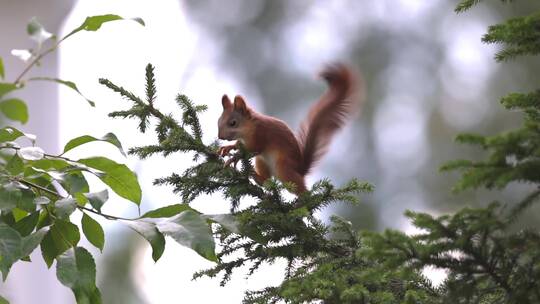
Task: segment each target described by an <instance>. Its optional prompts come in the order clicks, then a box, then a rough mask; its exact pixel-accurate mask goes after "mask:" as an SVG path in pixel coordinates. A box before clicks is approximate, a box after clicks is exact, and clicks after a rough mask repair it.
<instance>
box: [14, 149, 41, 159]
mask: <svg viewBox="0 0 540 304" xmlns="http://www.w3.org/2000/svg"><path fill="white" fill-rule="evenodd" d="M17 153H18V154H19V156H20V157H22V158H23V159H26V160H40V159H42V158H43V156H45V151H43V149H41V148H40V147H24V148H21V149H19V151H17Z"/></svg>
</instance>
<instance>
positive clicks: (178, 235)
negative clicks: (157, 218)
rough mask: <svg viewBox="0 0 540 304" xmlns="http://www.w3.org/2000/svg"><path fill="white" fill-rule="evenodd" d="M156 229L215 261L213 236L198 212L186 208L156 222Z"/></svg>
mask: <svg viewBox="0 0 540 304" xmlns="http://www.w3.org/2000/svg"><path fill="white" fill-rule="evenodd" d="M158 229H159V231H161V232H162V233H164V234H165V235H169V236H171V237H172V238H173V239H174V240H176V241H177V242H178V243H180V244H181V245H184V246H186V247H189V248H191V249H193V250H195V251H196V252H197V253H198V254H200V255H201V256H202V257H204V258H206V259H208V260H210V261H214V262H217V260H218V259H217V256H216V253H215V243H214V237H213V236H212V231H211V230H210V226H209V225H208V224H207V223H206V221H205V220H204V219H203V218H202V217H201V215H199V214H198V213H196V212H194V211H191V210H187V211H184V212H182V213H180V214H178V215H176V216H174V217H172V218H170V219H168V220H165V221H163V222H160V223H158Z"/></svg>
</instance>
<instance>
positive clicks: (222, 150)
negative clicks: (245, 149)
mask: <svg viewBox="0 0 540 304" xmlns="http://www.w3.org/2000/svg"><path fill="white" fill-rule="evenodd" d="M235 148H236V146H235V145H229V146H223V147H221V148H219V151H218V154H219V155H220V156H225V155H228V154H229V152H231V150H232V149H235Z"/></svg>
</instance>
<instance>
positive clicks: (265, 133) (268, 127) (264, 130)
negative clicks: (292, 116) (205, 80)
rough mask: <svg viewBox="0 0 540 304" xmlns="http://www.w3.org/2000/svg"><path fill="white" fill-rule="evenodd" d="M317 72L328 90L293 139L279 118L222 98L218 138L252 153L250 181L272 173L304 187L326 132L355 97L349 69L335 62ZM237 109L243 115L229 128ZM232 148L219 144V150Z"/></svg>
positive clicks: (240, 101)
mask: <svg viewBox="0 0 540 304" xmlns="http://www.w3.org/2000/svg"><path fill="white" fill-rule="evenodd" d="M321 75H322V77H323V78H324V79H325V80H326V81H327V82H328V84H329V90H328V91H327V92H326V93H325V94H324V95H323V96H322V97H321V99H320V100H319V102H317V103H316V104H315V105H314V106H313V107H312V108H311V110H310V112H309V115H308V117H307V119H306V121H304V123H303V124H302V126H301V129H300V132H299V135H298V139H297V138H296V137H295V135H294V133H293V132H292V131H291V129H290V128H289V127H288V126H287V124H285V122H283V121H281V120H279V119H277V118H274V117H271V116H266V115H263V114H260V113H257V112H255V111H254V110H253V109H251V108H249V107H248V106H247V105H246V104H245V101H244V100H243V98H242V97H240V96H237V97H235V100H234V106H233V105H232V103H231V102H230V101H229V99H228V97H226V96H224V97H223V101H222V103H223V108H224V110H223V114H222V117H221V118H220V120H219V122H218V124H219V128H220V130H219V131H220V138H223V139H229V140H230V139H238V140H239V141H241V142H243V144H244V145H245V147H246V149H247V150H248V151H250V152H255V153H257V156H256V159H255V170H256V175H255V180H256V181H257V182H258V183H262V182H264V181H265V180H266V179H268V178H269V177H270V176H272V175H273V176H276V177H277V178H279V179H280V180H281V181H283V182H292V183H293V184H294V185H296V193H302V192H304V191H306V185H305V181H304V177H305V175H306V174H308V172H309V171H310V169H311V168H312V167H313V166H314V165H315V163H316V162H317V161H318V160H319V159H320V158H321V157H322V156H323V155H324V153H325V152H326V150H327V148H328V145H329V143H330V140H331V138H332V136H333V135H334V134H335V133H336V131H337V130H339V129H340V128H341V127H342V126H343V124H344V123H345V121H346V118H348V117H349V116H350V115H351V114H352V113H354V112H355V111H356V108H357V105H358V102H357V99H358V97H359V96H357V84H356V77H355V75H354V74H353V73H352V72H351V70H350V69H348V68H347V67H346V66H344V65H340V64H336V65H331V66H328V67H327V68H326V69H325V70H324V71H323V72H322V74H321ZM235 111H236V112H235ZM235 113H236V114H235ZM238 113H243V114H242V118H241V122H238V123H239V125H238V126H237V127H235V128H233V127H231V126H229V125H228V124H227V121H229V120H230V119H231V118H230V117H238ZM234 115H236V116H234ZM235 147H236V145H231V146H225V147H223V148H222V150H221V154H222V155H225V154H227V153H228V152H229V150H230V149H233V148H235Z"/></svg>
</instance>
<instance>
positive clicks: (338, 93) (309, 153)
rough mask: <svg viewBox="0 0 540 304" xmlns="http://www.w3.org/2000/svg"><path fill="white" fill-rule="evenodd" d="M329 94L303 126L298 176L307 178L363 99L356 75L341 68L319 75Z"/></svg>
mask: <svg viewBox="0 0 540 304" xmlns="http://www.w3.org/2000/svg"><path fill="white" fill-rule="evenodd" d="M320 76H321V77H322V78H324V79H325V80H326V82H327V83H328V86H329V88H328V90H327V91H326V92H325V93H324V95H323V96H322V97H321V99H320V100H319V101H318V102H317V103H316V104H315V105H313V107H312V108H311V110H310V111H309V115H308V117H307V118H306V120H305V121H304V122H303V123H302V125H301V127H300V131H299V133H298V141H299V143H300V148H301V149H302V154H303V162H302V167H301V168H300V169H301V172H299V173H301V174H302V175H306V174H308V173H309V171H310V170H311V169H312V168H313V167H314V166H315V164H316V163H317V162H318V161H319V160H320V159H321V157H322V156H324V154H325V153H326V151H327V150H328V146H329V144H330V141H331V139H332V137H333V136H334V134H335V133H336V132H337V131H338V130H339V129H341V128H342V127H343V125H344V124H345V122H346V121H347V119H348V118H349V117H351V116H352V115H354V114H355V113H356V112H357V111H358V109H359V105H360V103H361V101H362V100H363V99H364V92H363V87H362V86H363V84H362V83H361V81H360V78H359V75H358V74H356V73H354V72H353V71H352V70H351V69H349V68H348V67H347V66H345V65H343V64H332V65H328V66H327V67H326V68H325V69H324V70H323V71H322V72H321V74H320Z"/></svg>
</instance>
